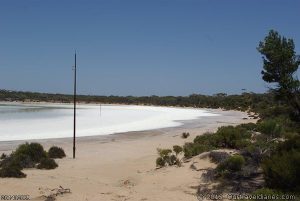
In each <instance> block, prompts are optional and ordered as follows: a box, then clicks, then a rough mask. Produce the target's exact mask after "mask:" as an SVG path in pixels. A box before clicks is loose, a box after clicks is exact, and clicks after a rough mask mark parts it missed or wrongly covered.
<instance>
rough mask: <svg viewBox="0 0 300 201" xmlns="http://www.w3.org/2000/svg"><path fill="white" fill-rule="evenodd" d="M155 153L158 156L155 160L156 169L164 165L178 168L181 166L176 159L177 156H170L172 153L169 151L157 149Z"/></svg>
mask: <svg viewBox="0 0 300 201" xmlns="http://www.w3.org/2000/svg"><path fill="white" fill-rule="evenodd" d="M178 147H179V146H178ZM157 152H158V154H159V157H158V158H157V159H156V166H157V167H163V166H166V165H169V166H172V165H177V166H180V165H181V162H180V160H179V159H178V158H177V155H174V154H172V153H173V152H172V150H171V149H157ZM175 153H176V152H175Z"/></svg>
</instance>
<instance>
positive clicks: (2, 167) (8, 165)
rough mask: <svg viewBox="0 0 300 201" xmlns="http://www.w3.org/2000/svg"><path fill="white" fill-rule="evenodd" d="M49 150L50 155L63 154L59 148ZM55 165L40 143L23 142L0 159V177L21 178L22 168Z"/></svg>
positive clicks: (47, 167) (54, 166)
mask: <svg viewBox="0 0 300 201" xmlns="http://www.w3.org/2000/svg"><path fill="white" fill-rule="evenodd" d="M50 150H52V151H51V154H52V156H56V157H58V156H59V157H62V156H63V154H64V151H63V149H61V148H52V149H51V148H50ZM51 154H50V155H51ZM57 166H58V165H57V163H56V162H55V161H54V160H53V159H52V158H49V154H48V153H47V152H46V151H44V148H43V146H42V145H41V144H39V143H25V144H21V145H20V146H19V147H18V148H17V149H16V151H14V152H12V153H11V154H10V155H9V156H6V157H4V158H3V159H2V160H1V161H0V177H16V178H22V177H26V174H24V173H23V172H22V169H24V168H34V167H36V168H38V169H54V168H56V167H57Z"/></svg>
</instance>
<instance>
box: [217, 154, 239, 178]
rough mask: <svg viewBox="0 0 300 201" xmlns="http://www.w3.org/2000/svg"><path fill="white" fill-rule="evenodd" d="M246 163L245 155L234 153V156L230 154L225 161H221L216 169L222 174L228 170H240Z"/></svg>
mask: <svg viewBox="0 0 300 201" xmlns="http://www.w3.org/2000/svg"><path fill="white" fill-rule="evenodd" d="M244 165H245V159H244V157H243V156H241V155H234V156H230V157H229V158H227V159H226V160H225V161H223V162H222V163H220V164H219V165H218V166H217V168H216V170H217V171H218V172H219V173H221V174H222V173H223V172H227V171H229V172H236V171H240V170H241V169H242V167H243V166H244Z"/></svg>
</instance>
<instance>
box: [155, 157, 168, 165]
mask: <svg viewBox="0 0 300 201" xmlns="http://www.w3.org/2000/svg"><path fill="white" fill-rule="evenodd" d="M165 165H166V161H165V160H164V159H163V158H162V157H158V158H157V159H156V166H157V167H163V166H165Z"/></svg>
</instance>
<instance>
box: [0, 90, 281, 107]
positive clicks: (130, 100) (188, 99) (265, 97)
mask: <svg viewBox="0 0 300 201" xmlns="http://www.w3.org/2000/svg"><path fill="white" fill-rule="evenodd" d="M77 100H78V101H79V102H85V103H109V104H136V105H159V106H180V107H198V108H200V107H201V108H224V109H238V110H243V111H245V110H248V109H253V110H257V109H258V108H265V107H270V106H272V105H274V104H275V102H274V101H273V95H272V94H271V93H265V94H255V93H243V94H241V95H227V94H224V93H219V94H216V95H213V96H208V95H201V94H192V95H190V96H139V97H136V96H94V95H78V96H77ZM0 101H21V102H24V101H32V102H61V103H71V102H73V95H66V94H50V93H36V92H23V91H8V90H0Z"/></svg>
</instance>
